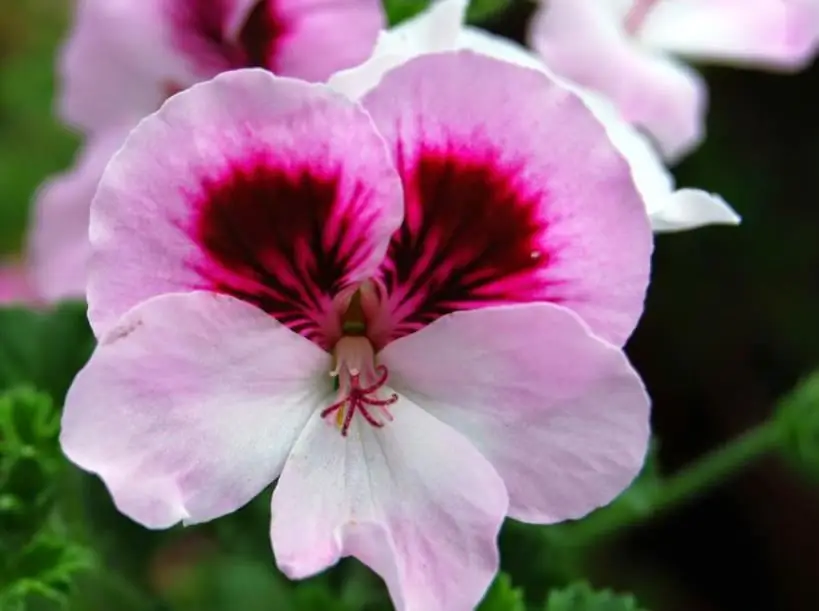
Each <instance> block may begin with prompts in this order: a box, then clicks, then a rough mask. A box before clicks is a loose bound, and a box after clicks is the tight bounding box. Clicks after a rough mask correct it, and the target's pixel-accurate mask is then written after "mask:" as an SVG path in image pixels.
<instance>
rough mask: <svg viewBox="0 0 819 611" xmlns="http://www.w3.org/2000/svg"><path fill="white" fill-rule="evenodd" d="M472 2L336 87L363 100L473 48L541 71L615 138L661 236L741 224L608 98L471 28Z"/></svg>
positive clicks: (397, 35) (421, 18) (421, 20)
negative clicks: (413, 67) (445, 55)
mask: <svg viewBox="0 0 819 611" xmlns="http://www.w3.org/2000/svg"><path fill="white" fill-rule="evenodd" d="M467 5H468V2H467V0H439V1H437V2H435V3H434V4H433V5H432V6H431V7H430V8H429V9H427V10H425V11H423V12H422V13H420V14H419V15H417V16H415V17H413V18H412V19H409V20H407V21H405V22H403V23H402V24H400V25H399V26H397V27H395V28H392V29H390V30H389V31H386V32H382V33H381V35H380V36H379V39H378V43H377V44H376V48H375V50H374V52H373V55H372V56H371V57H370V58H369V59H368V60H367V61H366V62H364V63H363V64H362V65H360V66H356V67H354V68H350V69H348V70H342V71H340V72H338V73H336V74H334V75H333V76H332V77H331V78H330V80H329V84H330V85H331V86H332V87H333V88H335V89H337V90H339V91H342V92H344V93H346V94H347V95H350V96H352V97H359V96H362V95H364V94H366V93H367V91H369V90H370V89H372V88H373V87H375V86H376V85H377V84H378V82H379V81H380V80H381V78H382V77H383V75H384V74H385V73H386V72H387V71H388V70H390V69H391V68H393V67H395V66H398V65H400V64H402V63H404V62H406V61H408V60H409V59H411V58H413V57H417V56H418V55H421V54H424V53H434V52H439V51H452V50H456V49H470V50H472V51H475V52H477V53H481V54H483V55H487V56H489V57H494V58H496V59H501V60H503V61H507V62H511V63H513V64H517V65H519V66H525V67H527V68H531V69H533V70H538V71H540V72H543V73H544V74H546V75H547V76H548V77H549V78H551V79H552V80H556V81H558V82H559V83H560V84H561V85H562V86H563V87H565V88H568V89H570V90H571V91H573V92H574V93H575V94H576V95H577V96H578V97H580V99H581V100H582V101H583V103H584V104H585V105H586V106H587V107H588V108H589V110H591V111H592V112H593V113H594V115H595V117H597V119H598V120H599V121H600V122H601V123H602V124H603V125H604V127H605V128H606V132H607V134H608V136H609V138H610V139H611V141H612V142H613V143H614V145H615V146H616V147H617V148H618V149H619V151H620V153H621V154H622V155H623V156H624V157H625V158H626V160H627V161H628V163H629V166H630V167H631V172H632V177H633V178H634V182H635V183H636V185H637V188H638V190H639V191H640V195H642V197H643V201H644V202H645V205H646V209H647V211H648V215H649V218H650V220H651V226H652V229H653V230H654V231H655V232H671V231H682V230H686V229H694V228H697V227H702V226H704V225H711V224H720V225H736V224H738V223H739V222H740V217H739V215H738V214H737V213H736V212H734V210H733V209H732V208H731V207H730V206H729V205H728V204H727V203H726V202H725V200H723V199H722V197H720V196H719V195H717V194H714V193H708V192H706V191H703V190H701V189H695V188H682V189H677V188H676V187H675V184H674V177H673V176H672V175H671V173H670V172H669V171H668V169H667V168H666V166H665V164H664V162H663V160H662V159H661V158H660V157H659V156H658V155H657V153H656V152H655V149H654V147H653V146H652V144H651V142H650V141H649V139H648V138H646V137H645V136H644V135H643V134H642V133H640V132H639V131H638V130H637V129H636V128H635V127H634V126H633V125H631V124H630V123H629V122H628V121H626V120H625V118H624V117H623V116H622V115H621V114H620V112H619V110H618V109H617V108H616V106H614V105H613V104H612V103H611V102H610V101H608V100H607V99H606V98H604V97H602V96H601V95H600V94H598V93H595V92H593V91H590V90H588V89H585V88H583V87H580V86H579V85H577V84H576V83H573V82H570V81H567V80H565V79H563V78H561V77H559V76H558V75H556V74H554V73H553V72H552V71H551V70H550V69H549V68H548V67H547V66H546V65H545V64H544V62H543V60H542V59H541V58H540V57H538V56H537V55H535V54H533V53H532V52H531V51H529V50H528V49H526V48H524V47H522V46H521V45H519V44H517V43H515V42H513V41H510V40H507V39H505V38H501V37H499V36H495V35H493V34H490V33H488V32H486V31H483V30H480V29H478V28H475V27H471V26H467V25H465V18H466V7H467ZM520 93H521V95H525V92H520ZM543 111H544V112H548V109H543Z"/></svg>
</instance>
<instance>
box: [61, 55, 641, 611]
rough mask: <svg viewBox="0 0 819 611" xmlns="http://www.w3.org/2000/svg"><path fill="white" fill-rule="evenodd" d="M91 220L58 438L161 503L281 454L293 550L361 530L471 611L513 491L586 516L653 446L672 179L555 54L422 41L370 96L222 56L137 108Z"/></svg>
mask: <svg viewBox="0 0 819 611" xmlns="http://www.w3.org/2000/svg"><path fill="white" fill-rule="evenodd" d="M487 79H488V80H490V81H491V82H492V83H493V87H491V88H485V87H482V85H483V84H484V83H485V82H486V81H487ZM479 90H480V91H481V95H480V96H476V95H475V91H479ZM521 91H525V92H526V95H525V96H521V95H519V92H521ZM90 236H91V243H92V248H93V258H92V265H91V276H90V282H89V288H88V301H89V319H90V321H91V325H92V327H93V329H94V331H95V333H96V334H97V336H98V338H99V345H98V347H97V349H96V351H95V353H94V355H93V357H92V358H91V360H90V361H89V363H88V364H87V366H86V367H85V368H84V369H83V371H82V372H81V373H80V374H79V375H78V377H77V379H76V380H75V382H74V384H73V386H72V387H71V390H70V391H69V393H68V397H67V400H66V406H65V411H64V415H63V429H62V434H61V441H62V445H63V448H64V450H65V452H66V454H67V455H68V456H69V458H70V459H71V460H73V461H74V462H75V463H76V464H78V465H79V466H81V467H82V468H84V469H86V470H89V471H92V472H95V473H97V474H99V475H100V477H101V478H102V479H103V480H104V481H105V483H106V485H107V486H108V489H109V490H110V492H111V494H112V496H113V499H114V502H115V503H116V505H117V507H118V508H119V509H120V510H121V511H122V512H124V513H125V514H127V515H128V516H130V517H132V518H133V519H135V520H137V521H138V522H140V523H142V524H144V525H146V526H148V527H151V528H164V527H168V526H171V525H172V524H175V523H177V522H179V521H182V522H184V523H196V522H202V521H206V520H211V519H214V518H216V517H218V516H222V515H224V514H227V513H230V512H232V511H234V510H236V509H237V508H239V507H240V506H242V505H243V504H245V503H246V502H248V501H249V500H250V499H251V498H253V497H254V496H256V495H257V494H258V493H259V492H261V491H262V490H263V489H265V488H266V487H268V486H269V485H270V484H271V483H272V482H274V481H276V480H277V484H276V487H275V490H274V493H273V500H272V526H271V538H272V545H273V551H274V554H275V557H276V560H277V563H278V565H279V567H280V568H281V569H282V570H283V571H284V572H285V573H286V574H287V575H289V576H290V577H292V578H302V577H306V576H309V575H313V574H315V573H317V572H319V571H322V570H324V569H325V568H326V567H328V566H330V565H332V564H334V563H335V562H337V561H338V560H339V559H340V558H342V557H344V556H355V557H357V558H358V559H360V560H361V561H362V562H364V563H365V564H367V565H368V566H370V567H371V568H372V569H373V570H375V571H376V572H378V573H379V574H380V575H381V576H382V577H383V578H384V579H385V581H386V583H387V586H388V588H389V590H390V593H391V596H392V598H393V600H394V603H395V606H396V608H397V609H399V610H400V611H468V610H471V609H473V608H474V607H475V605H476V604H477V603H478V601H479V600H480V598H481V597H482V596H483V593H484V592H485V590H486V588H487V586H488V585H489V583H490V581H491V579H492V577H493V575H494V573H495V572H496V570H497V568H498V552H497V546H496V537H497V534H498V531H499V529H500V526H501V523H502V522H503V519H504V517H505V516H506V515H509V516H511V517H512V518H515V519H518V520H524V521H527V522H537V523H551V522H556V521H560V520H565V519H568V518H578V517H580V516H583V515H584V514H586V513H587V512H589V511H590V510H592V509H594V508H595V507H598V506H600V505H603V504H605V503H608V502H609V501H610V500H611V499H612V498H614V497H615V496H616V495H617V494H618V493H619V492H620V491H622V490H623V489H624V488H625V487H626V486H627V485H628V484H629V483H630V482H631V480H632V479H633V477H634V476H635V475H636V474H637V472H638V471H639V469H640V467H641V463H642V461H643V458H644V454H645V451H646V445H647V440H648V435H649V422H648V415H649V402H648V398H647V396H646V394H645V391H644V388H643V386H642V383H641V382H640V379H639V377H638V375H637V374H636V372H635V371H634V370H633V369H632V367H631V366H630V364H629V363H628V361H627V359H626V357H625V356H624V354H623V352H622V350H621V346H622V345H623V343H624V342H625V341H626V339H627V338H628V337H629V335H630V334H631V332H632V330H633V329H634V327H635V325H636V323H637V320H638V318H639V316H640V314H641V312H642V308H643V299H644V293H645V290H646V286H647V283H648V275H649V267H650V255H651V249H652V235H651V229H650V226H649V222H648V217H647V214H646V209H645V205H644V202H643V201H642V198H641V196H640V194H639V192H638V190H637V188H636V187H635V185H634V182H633V179H632V176H631V172H630V170H629V166H628V165H627V163H626V162H625V160H624V159H623V157H622V156H621V154H620V153H619V152H618V150H617V149H616V148H615V147H614V146H613V145H612V144H611V142H610V141H609V139H608V136H607V134H606V131H605V129H604V128H603V126H602V125H601V124H600V122H599V121H598V120H597V119H595V117H594V116H593V115H592V113H591V112H590V111H589V110H588V109H587V108H586V107H585V105H584V104H583V103H582V102H581V100H580V99H579V98H578V97H577V96H576V95H575V94H574V93H572V92H570V91H568V90H566V89H565V88H563V87H561V86H560V85H559V84H557V83H555V82H554V81H552V80H550V79H549V78H548V77H547V76H545V75H544V74H543V73H541V72H538V71H535V70H530V69H527V68H522V67H520V66H515V65H513V64H511V63H508V62H502V61H499V60H495V59H491V58H487V57H485V56H482V55H478V54H474V53H472V52H467V51H461V52H451V53H441V54H432V55H425V56H421V57H418V58H416V59H413V60H411V61H409V62H407V63H405V64H403V65H401V66H400V67H398V68H396V69H394V70H392V71H390V72H389V73H387V74H386V75H384V76H383V77H382V78H380V79H379V82H378V84H377V85H376V86H375V87H374V88H373V89H372V90H370V91H369V92H368V93H367V94H366V95H365V96H364V97H363V98H362V99H361V100H360V101H356V100H353V99H350V98H349V97H347V96H345V95H343V94H341V93H339V92H337V91H335V90H333V89H332V88H331V87H329V86H326V85H320V84H308V83H306V82H303V81H298V80H294V79H287V78H280V77H276V76H274V75H272V74H271V73H269V72H265V71H262V70H242V71H236V72H232V73H226V74H223V75H221V76H218V77H216V78H215V79H214V80H212V81H210V82H207V83H204V84H200V85H196V86H194V87H192V88H191V89H190V90H188V91H185V92H183V93H180V94H179V95H177V96H174V97H173V98H171V99H170V100H168V102H167V103H166V104H165V105H164V106H163V107H162V109H161V110H160V111H159V112H158V113H156V114H155V115H153V116H151V117H149V118H147V119H146V120H144V121H143V122H142V123H140V125H139V126H138V127H137V128H136V129H135V130H134V131H133V132H132V133H131V135H130V136H129V138H128V140H127V142H126V144H125V145H124V147H123V148H122V149H121V150H120V151H119V152H118V153H117V154H116V155H115V156H114V158H113V160H112V161H111V163H110V164H109V166H108V167H107V169H106V172H105V175H104V177H103V179H102V181H101V184H100V187H99V190H98V192H97V195H96V196H95V199H94V202H93V205H92V211H91V231H90ZM334 382H335V384H334Z"/></svg>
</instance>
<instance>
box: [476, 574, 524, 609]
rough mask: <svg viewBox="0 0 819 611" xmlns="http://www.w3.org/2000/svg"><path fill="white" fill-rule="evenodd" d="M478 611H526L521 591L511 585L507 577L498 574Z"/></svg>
mask: <svg viewBox="0 0 819 611" xmlns="http://www.w3.org/2000/svg"><path fill="white" fill-rule="evenodd" d="M478 611H526V603H525V602H524V600H523V591H522V590H521V589H520V588H515V587H514V586H513V585H512V581H511V579H509V576H508V575H506V574H505V573H499V574H498V576H497V577H496V578H495V581H494V582H492V586H491V587H490V588H489V591H488V592H487V593H486V596H485V597H484V599H483V602H481V604H480V606H479V607H478Z"/></svg>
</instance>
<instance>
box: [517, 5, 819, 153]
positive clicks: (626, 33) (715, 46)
mask: <svg viewBox="0 0 819 611" xmlns="http://www.w3.org/2000/svg"><path fill="white" fill-rule="evenodd" d="M529 39H530V43H531V45H532V46H533V48H534V49H536V50H537V51H538V52H539V53H540V54H541V55H542V56H543V58H544V59H545V60H546V63H547V64H548V65H549V66H550V67H551V68H552V69H554V70H555V71H556V72H558V73H559V74H561V75H563V76H565V77H567V78H569V79H572V80H573V81H575V82H577V83H579V84H580V85H583V86H585V87H588V88H590V89H593V90H595V91H598V92H601V93H603V94H605V95H606V96H608V97H609V98H610V99H611V100H612V101H613V102H614V103H615V104H616V105H617V106H618V107H619V108H620V110H621V111H622V113H623V114H624V115H625V116H626V118H627V119H629V120H630V121H632V122H633V123H635V124H636V125H638V126H640V127H641V128H643V129H645V130H646V131H647V132H648V133H649V134H651V136H652V137H653V138H654V139H655V140H656V142H657V145H658V146H659V148H660V149H661V150H662V152H663V153H664V154H665V155H666V156H667V157H668V158H669V159H672V160H673V159H677V158H679V157H681V156H682V155H684V154H686V153H687V152H689V151H691V150H692V149H693V148H694V147H696V146H697V145H698V144H699V142H700V141H701V139H702V136H703V133H704V131H705V109H706V97H707V94H706V87H705V83H704V81H703V80H702V78H701V77H700V76H699V75H698V74H697V73H696V72H695V71H694V70H692V69H691V68H689V67H688V66H687V65H685V64H684V63H683V62H682V61H680V60H678V59H677V57H679V58H682V59H690V60H695V61H706V62H718V63H725V64H736V65H745V66H747V65H750V66H758V67H762V68H767V69H774V70H795V69H799V68H802V67H804V66H805V65H806V64H807V63H808V62H809V61H810V60H811V59H812V58H813V56H814V54H815V53H816V50H817V43H819V4H817V3H816V2H815V0H547V1H545V2H544V3H543V4H542V6H541V7H540V9H539V10H538V12H537V13H536V15H535V17H534V18H533V20H532V22H531V27H530V35H529Z"/></svg>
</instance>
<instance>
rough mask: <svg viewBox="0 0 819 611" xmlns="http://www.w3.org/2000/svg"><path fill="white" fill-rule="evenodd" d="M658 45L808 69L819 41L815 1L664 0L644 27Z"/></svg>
mask: <svg viewBox="0 0 819 611" xmlns="http://www.w3.org/2000/svg"><path fill="white" fill-rule="evenodd" d="M638 34H639V38H640V40H641V41H642V42H643V43H644V44H646V45H647V46H650V47H652V48H656V49H664V50H666V51H671V52H673V53H679V54H681V55H685V56H687V57H691V58H695V59H701V60H713V61H717V62H725V63H738V64H751V65H753V64H758V65H761V66H765V67H769V68H779V69H786V70H787V69H799V68H804V67H805V66H806V65H807V64H808V63H809V62H810V60H811V59H812V58H813V56H814V55H815V53H816V50H817V43H819V3H817V2H816V1H815V0H684V1H679V2H667V1H666V2H658V3H657V5H656V7H654V8H653V9H652V10H651V12H650V13H649V14H648V16H647V18H646V21H645V23H644V25H643V26H642V28H641V29H640V31H639V33H638Z"/></svg>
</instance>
